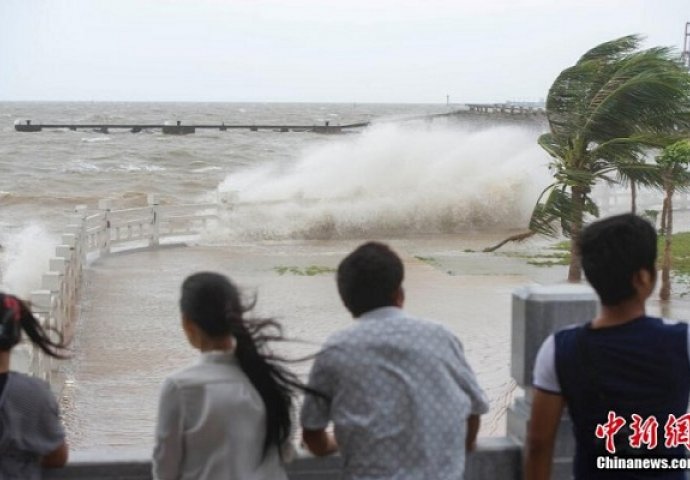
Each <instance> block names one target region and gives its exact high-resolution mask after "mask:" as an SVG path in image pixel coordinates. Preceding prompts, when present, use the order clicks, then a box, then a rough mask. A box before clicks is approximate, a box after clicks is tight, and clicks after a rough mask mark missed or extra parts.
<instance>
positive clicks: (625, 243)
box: [578, 213, 657, 306]
mask: <svg viewBox="0 0 690 480" xmlns="http://www.w3.org/2000/svg"><path fill="white" fill-rule="evenodd" d="M578 249H579V251H580V255H581V256H582V269H583V270H584V272H585V277H586V278H587V280H588V281H589V283H590V284H591V285H592V287H593V288H594V290H596V292H597V294H598V295H599V298H600V299H601V303H602V304H603V305H607V306H613V305H618V304H620V303H621V302H623V301H624V300H627V299H629V298H632V297H633V296H634V295H635V288H634V287H633V283H632V278H633V275H634V274H635V273H636V272H638V271H640V270H647V271H648V272H649V273H651V274H652V278H656V264H655V263H656V251H657V239H656V232H655V231H654V227H652V225H651V224H650V223H649V222H647V221H646V220H644V219H642V218H640V217H638V216H636V215H632V214H629V213H628V214H624V215H616V216H613V217H609V218H605V219H603V220H599V221H597V222H594V223H592V224H590V225H589V226H588V227H586V228H585V229H584V230H583V231H582V233H581V235H580V239H579V241H578Z"/></svg>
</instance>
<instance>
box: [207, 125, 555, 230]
mask: <svg viewBox="0 0 690 480" xmlns="http://www.w3.org/2000/svg"><path fill="white" fill-rule="evenodd" d="M536 140H537V139H536V135H535V133H534V131H531V130H528V129H523V128H520V127H514V126H509V127H494V128H487V129H482V130H476V129H475V130H472V131H470V130H468V129H465V128H462V127H455V128H450V127H443V128H424V127H422V128H420V127H419V126H417V127H404V126H399V125H378V126H375V127H372V128H370V129H368V130H366V131H365V132H363V133H362V134H361V135H357V136H347V137H342V138H339V139H336V140H333V141H331V142H328V143H321V144H320V145H319V146H317V147H314V148H312V149H308V150H306V151H304V152H303V154H302V155H301V156H300V157H299V158H298V159H297V160H296V161H294V162H292V163H290V164H287V165H286V163H285V162H281V163H278V162H276V164H274V165H270V164H269V165H267V164H264V165H262V166H259V167H255V168H250V169H247V170H243V171H240V172H236V173H233V174H231V175H230V176H228V177H227V178H226V179H225V180H224V181H223V182H222V183H221V185H220V186H219V188H218V190H219V194H220V196H221V198H225V199H226V202H227V203H228V206H229V207H230V208H229V209H228V211H227V213H226V218H225V222H224V226H225V228H224V229H223V235H226V234H229V235H231V236H235V237H244V238H333V237H362V236H375V235H410V234H412V235H416V234H434V233H457V232H465V231H467V230H468V229H471V230H486V229H508V228H520V227H524V226H525V225H526V224H527V221H528V218H529V213H530V212H531V209H532V208H533V206H534V202H535V200H536V197H537V195H538V193H539V191H540V190H541V189H542V188H543V187H544V186H545V185H546V184H547V182H548V170H547V164H548V157H547V156H546V154H545V153H544V152H543V151H542V150H541V149H540V148H539V147H538V145H537V143H536Z"/></svg>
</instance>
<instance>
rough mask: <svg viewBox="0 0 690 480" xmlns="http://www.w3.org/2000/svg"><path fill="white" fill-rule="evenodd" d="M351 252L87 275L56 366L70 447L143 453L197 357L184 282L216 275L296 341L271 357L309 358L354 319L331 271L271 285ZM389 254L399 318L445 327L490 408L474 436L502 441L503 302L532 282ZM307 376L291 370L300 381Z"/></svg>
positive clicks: (302, 250)
mask: <svg viewBox="0 0 690 480" xmlns="http://www.w3.org/2000/svg"><path fill="white" fill-rule="evenodd" d="M358 243H359V242H346V241H337V242H311V243H308V244H304V243H280V244H261V245H255V244H254V245H246V246H243V245H236V246H224V247H199V246H194V247H176V248H163V249H160V250H156V251H139V252H130V253H123V254H118V255H113V256H110V257H106V258H104V259H101V260H99V261H97V262H95V263H94V264H93V265H91V266H90V267H89V268H88V270H87V271H86V272H85V274H86V286H85V291H84V295H83V302H82V304H81V314H80V319H79V323H78V326H77V333H76V338H75V341H74V345H73V347H74V351H75V357H74V359H73V360H72V361H71V362H68V364H67V365H66V366H65V368H66V370H67V372H66V373H67V377H68V385H67V388H66V389H65V398H64V404H65V405H64V409H65V417H66V423H67V428H68V431H69V437H70V439H71V443H72V445H73V447H74V448H75V449H76V450H82V451H83V450H92V449H96V450H103V449H106V448H107V449H111V448H126V449H137V450H141V449H150V448H151V446H152V441H153V439H152V433H153V429H154V424H155V415H156V408H157V397H158V389H159V386H160V384H161V381H162V380H163V378H164V377H165V376H166V375H168V374H169V373H170V372H172V371H174V370H176V369H179V368H182V367H184V366H185V365H187V364H189V363H190V362H193V361H195V359H196V357H197V353H196V352H195V351H194V350H192V349H191V348H190V347H189V346H188V345H187V343H186V341H185V339H184V337H183V334H182V330H181V327H180V319H179V312H178V307H177V301H178V296H179V287H180V283H181V281H182V279H183V278H184V277H185V276H186V275H188V274H190V273H193V272H195V271H199V270H216V271H220V272H223V273H225V274H227V275H229V276H230V277H231V278H232V279H233V280H234V281H235V282H236V283H237V284H238V285H240V286H241V287H242V288H243V289H244V291H245V292H246V293H247V294H248V296H249V297H251V296H252V295H253V294H258V306H257V309H256V314H257V315H263V316H270V317H274V318H277V319H278V320H279V321H281V322H282V323H283V325H284V326H285V328H286V333H287V336H288V337H290V338H293V339H299V340H301V341H302V342H291V343H289V344H285V345H282V346H281V347H280V349H281V352H283V353H286V354H287V355H290V356H293V357H298V356H302V355H305V354H309V353H313V352H314V351H315V350H316V349H317V348H318V345H319V344H320V343H321V342H323V340H324V339H325V338H326V337H327V336H328V335H329V334H330V333H332V332H333V331H335V330H338V329H340V328H343V327H345V326H347V325H349V324H350V323H351V322H352V319H351V318H350V317H349V315H348V313H347V312H346V310H345V309H344V307H343V306H342V305H341V303H340V300H339V298H338V295H337V290H336V286H335V280H334V278H333V273H332V272H326V273H321V274H317V275H314V276H308V275H299V274H295V273H290V272H286V273H283V274H280V271H281V270H284V269H281V267H298V268H299V269H304V268H306V267H309V266H318V267H320V268H321V267H323V268H324V269H330V268H333V269H334V268H335V267H336V266H337V264H338V262H339V261H340V260H341V259H342V258H343V256H344V255H346V254H347V253H348V252H349V251H351V250H352V248H354V247H355V246H356V245H357V244H358ZM391 244H392V246H393V247H394V248H395V249H396V250H397V251H398V252H399V253H400V254H401V256H402V257H403V259H404V262H405V267H406V280H405V290H406V294H407V303H406V309H407V310H408V311H409V312H411V313H413V314H415V315H417V316H420V317H424V318H429V319H434V320H437V321H439V322H440V323H443V324H445V325H447V326H448V327H449V328H450V329H451V330H452V331H454V332H455V333H456V334H457V336H458V337H459V338H460V339H461V340H462V342H463V343H464V345H465V349H466V352H467V355H468V358H469V360H470V362H471V364H472V366H473V367H474V368H475V370H476V372H477V374H478V377H479V381H480V383H481V384H482V386H483V387H484V388H485V389H486V391H487V393H488V394H489V396H490V398H491V403H492V409H491V412H490V413H489V414H488V415H487V416H485V417H484V423H483V427H482V432H481V434H482V435H498V434H501V433H503V431H504V428H505V426H504V422H503V421H502V418H503V410H504V408H505V406H506V405H507V403H508V402H509V399H510V397H511V395H512V391H513V383H512V380H510V378H509V368H508V364H509V355H510V341H509V334H510V306H511V292H512V291H513V290H514V289H515V288H517V287H519V286H522V285H525V284H528V283H531V280H530V279H529V278H528V277H526V276H524V275H520V274H513V275H498V274H486V273H484V274H478V273H477V272H475V271H473V268H472V266H471V264H470V266H469V267H468V268H467V269H466V270H467V271H468V272H469V273H467V274H459V273H462V272H458V271H451V270H448V268H449V267H448V265H451V266H452V265H453V263H454V261H455V262H456V263H457V262H459V261H460V260H459V259H458V258H455V260H454V257H452V255H451V256H447V257H443V256H442V254H441V255H440V256H439V258H440V259H441V260H435V259H433V258H428V257H423V254H424V253H425V252H427V251H434V252H436V253H438V252H439V248H440V246H439V245H433V244H427V243H424V242H421V243H420V242H414V241H410V240H405V241H403V242H397V243H396V242H391ZM418 257H419V258H418ZM420 258H422V259H423V260H424V261H422V260H420ZM439 262H441V263H443V265H441V263H439ZM506 262H510V260H508V259H506V260H505V261H504V262H503V264H502V269H503V270H504V271H505V270H506V268H507V270H508V271H510V268H508V267H509V266H510V265H509V264H508V265H507V264H506ZM461 263H462V262H461ZM465 263H466V262H465ZM484 271H485V272H486V267H485V268H484ZM308 367H309V365H308V364H301V365H298V366H297V367H296V369H297V371H299V372H300V373H304V372H306V371H308Z"/></svg>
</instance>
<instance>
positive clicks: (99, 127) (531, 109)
mask: <svg viewBox="0 0 690 480" xmlns="http://www.w3.org/2000/svg"><path fill="white" fill-rule="evenodd" d="M472 115H480V116H502V117H511V118H514V119H517V118H518V117H522V118H529V117H532V118H534V117H541V118H543V117H544V116H545V111H544V108H543V107H541V106H539V107H535V106H531V105H530V106H526V105H520V104H515V103H482V104H479V103H468V104H467V105H465V108H462V109H457V110H452V111H450V112H445V113H434V114H429V115H417V116H413V117H406V118H399V119H395V120H391V121H395V122H402V121H412V120H428V121H432V120H434V119H435V118H439V117H454V116H456V117H461V116H472ZM382 121H385V120H382ZM369 125H371V122H360V123H350V124H347V125H331V122H329V121H327V122H324V123H323V124H322V125H276V124H264V125H255V124H249V125H248V124H242V125H227V124H225V123H221V124H212V125H187V124H183V123H182V121H180V120H178V121H176V122H166V123H164V124H143V123H131V124H130V123H120V124H118V123H33V122H32V120H17V121H16V122H15V123H14V129H15V130H16V131H17V132H25V133H29V132H41V131H43V130H51V129H52V130H55V129H58V130H75V131H76V130H91V131H94V132H99V133H109V132H110V131H111V130H129V131H130V132H132V133H139V132H142V131H144V130H160V131H161V132H163V133H165V134H168V135H188V134H192V133H196V131H197V130H219V131H221V132H224V131H227V130H249V131H251V132H258V131H259V130H269V131H273V132H312V133H325V134H337V133H344V132H345V131H347V130H353V129H358V128H365V127H368V126H369Z"/></svg>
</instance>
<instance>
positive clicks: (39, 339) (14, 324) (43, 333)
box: [0, 292, 68, 359]
mask: <svg viewBox="0 0 690 480" xmlns="http://www.w3.org/2000/svg"><path fill="white" fill-rule="evenodd" d="M22 330H23V331H24V333H26V336H27V337H29V340H31V343H33V344H34V345H36V346H38V348H40V349H41V350H42V351H43V352H44V353H45V354H46V355H49V356H51V357H53V358H62V359H64V358H68V357H67V356H66V355H63V354H62V353H61V351H63V350H65V348H66V347H65V345H64V344H63V342H62V335H61V334H60V332H57V331H55V330H54V329H45V328H43V326H41V323H40V322H39V321H38V319H37V318H36V317H34V315H33V313H31V310H30V309H29V307H28V306H27V305H26V303H24V302H23V301H21V300H20V299H18V298H17V297H15V296H14V295H9V294H7V293H2V292H0V351H2V352H9V351H10V350H12V348H13V347H14V346H15V345H17V344H18V343H19V342H20V341H21V339H22ZM49 332H53V333H54V334H55V335H56V336H57V337H58V340H57V341H55V340H53V339H51V338H50V335H49Z"/></svg>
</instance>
